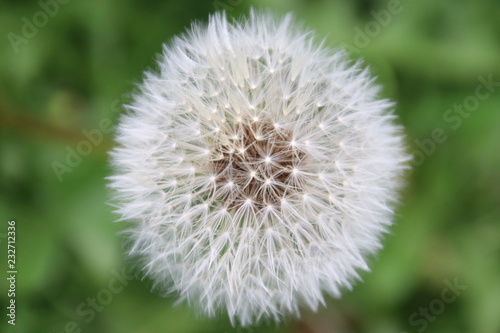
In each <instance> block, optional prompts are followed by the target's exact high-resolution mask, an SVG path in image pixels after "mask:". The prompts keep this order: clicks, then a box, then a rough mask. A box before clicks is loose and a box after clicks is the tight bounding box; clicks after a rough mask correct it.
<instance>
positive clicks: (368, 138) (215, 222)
mask: <svg viewBox="0 0 500 333" xmlns="http://www.w3.org/2000/svg"><path fill="white" fill-rule="evenodd" d="M315 45H316V44H315V42H314V40H313V37H312V34H310V33H309V32H308V31H303V30H300V29H299V28H297V27H296V25H295V24H294V23H293V20H292V17H291V16H290V15H286V16H285V17H283V18H276V17H274V16H273V15H272V14H270V13H266V12H264V13H261V12H253V11H252V12H251V13H250V15H249V18H248V19H243V20H241V21H239V22H235V23H230V22H228V21H227V19H226V17H225V16H224V14H215V15H213V16H211V18H210V20H209V23H208V24H207V25H206V26H201V25H196V26H194V27H193V28H192V29H191V30H190V31H189V33H187V34H185V35H182V36H179V37H177V38H175V39H174V40H173V42H172V43H171V44H170V46H165V48H164V52H163V55H162V57H161V58H160V60H159V62H158V64H159V71H158V72H154V73H146V75H145V78H144V82H143V83H142V84H141V85H140V87H139V88H140V89H139V92H138V93H137V94H136V95H135V97H134V100H133V102H132V103H131V105H130V106H128V112H127V114H125V115H124V116H122V118H121V120H120V124H119V126H118V129H117V138H116V139H117V141H118V144H119V146H118V147H117V148H115V149H114V150H113V151H112V153H111V155H112V161H113V165H114V170H115V173H114V175H113V176H111V177H110V180H111V182H110V187H112V188H113V189H114V195H115V199H116V201H117V205H118V207H119V208H118V213H119V214H120V215H121V216H122V219H123V220H126V221H129V222H131V227H130V229H129V231H130V235H131V236H130V239H131V243H132V244H131V249H130V251H129V252H130V254H131V255H135V256H138V257H140V262H141V265H142V267H143V269H144V273H145V275H147V276H148V277H150V278H151V279H152V280H153V281H154V283H155V286H156V287H157V288H158V289H160V290H161V291H162V292H164V293H165V294H171V293H173V294H175V295H178V296H179V299H180V301H187V302H188V303H189V304H191V305H193V306H195V307H196V308H198V309H200V310H201V311H202V312H204V313H206V314H207V315H210V316H213V315H215V314H216V313H217V312H218V311H221V310H222V311H225V312H227V313H228V314H229V317H230V318H231V320H232V321H233V323H235V322H237V321H238V322H239V323H240V324H241V325H244V326H245V325H250V324H253V323H256V322H257V321H259V320H262V319H264V318H271V319H273V320H276V321H279V320H281V319H282V318H283V317H285V316H289V315H299V313H298V309H299V306H305V307H308V308H310V309H312V310H316V308H317V307H318V306H319V305H322V304H323V303H324V300H323V295H324V294H330V295H333V296H338V295H340V291H341V290H342V289H343V288H351V286H352V285H353V283H354V282H355V280H356V279H358V276H359V275H358V271H359V270H366V269H367V265H366V263H365V261H364V258H366V256H368V255H370V254H373V253H375V252H376V251H377V250H378V249H379V248H380V239H381V236H382V234H383V232H384V231H385V230H386V229H387V227H388V226H389V225H390V224H391V218H392V207H393V205H394V203H395V201H396V198H397V190H398V189H399V187H400V185H401V181H400V178H399V177H400V175H401V172H402V170H404V168H405V165H406V164H405V163H406V162H407V161H408V156H407V155H406V154H405V152H404V148H403V135H402V130H401V128H400V127H399V126H397V125H395V124H394V115H393V114H392V103H391V102H389V101H387V100H381V99H378V98H377V93H378V91H379V88H378V87H377V86H376V85H375V84H374V83H373V80H372V78H371V77H370V74H369V72H368V70H366V69H363V68H362V67H360V65H359V63H355V64H353V63H351V62H350V61H349V60H347V57H346V56H345V54H344V53H343V52H342V51H337V50H331V49H328V48H326V47H324V46H322V47H319V46H315Z"/></svg>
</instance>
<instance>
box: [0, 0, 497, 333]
mask: <svg viewBox="0 0 500 333" xmlns="http://www.w3.org/2000/svg"><path fill="white" fill-rule="evenodd" d="M63 2H64V3H63ZM54 4H57V5H54ZM250 6H253V7H256V8H264V7H267V8H271V9H273V10H275V11H276V12H277V13H285V12H287V11H294V12H295V13H296V16H297V18H298V19H299V20H300V21H302V22H303V23H304V25H305V26H308V27H310V28H313V29H315V30H316V31H317V35H318V36H327V37H326V40H325V42H326V43H327V44H328V45H331V46H343V47H345V48H346V49H347V50H348V51H349V52H350V55H351V56H352V58H353V59H356V58H359V57H362V58H364V59H365V63H367V64H369V65H370V67H371V69H372V71H373V72H374V73H375V74H376V75H377V76H378V81H379V82H380V83H381V84H382V85H383V87H384V89H383V91H382V94H383V96H385V97H388V98H391V99H393V100H395V101H397V106H396V113H397V114H398V115H399V117H400V122H401V123H402V124H403V125H404V126H405V128H406V132H407V134H408V147H409V148H408V149H409V151H410V152H412V153H413V154H414V155H415V160H414V162H413V164H414V168H413V170H412V172H409V173H408V180H407V181H408V186H407V188H406V189H405V191H404V192H403V193H402V197H401V205H400V208H399V209H398V215H397V219H396V224H395V226H394V227H393V228H392V229H391V231H392V232H391V234H389V235H387V237H386V241H385V248H384V249H383V250H382V251H381V253H380V255H379V256H377V257H375V258H372V261H373V262H372V264H371V267H372V272H370V273H363V274H362V278H363V280H364V282H361V283H358V284H357V285H356V287H355V288H354V289H353V291H346V292H345V294H344V296H343V298H342V299H340V300H333V299H329V300H328V301H327V307H326V308H324V309H321V310H320V311H319V312H318V313H315V314H314V313H304V316H303V318H302V319H301V320H291V321H290V322H288V323H284V324H282V325H279V326H275V325H272V324H271V325H267V324H266V323H264V324H263V325H261V326H259V327H254V328H251V329H240V328H232V327H231V325H230V324H229V322H228V320H227V318H226V317H225V316H224V315H221V316H220V318H219V319H217V320H208V319H206V318H197V316H196V315H195V313H194V312H193V311H192V310H191V309H190V308H188V307H186V306H184V305H181V306H177V307H174V306H173V303H174V302H175V299H174V298H162V297H160V296H159V295H157V294H155V293H154V292H153V293H151V292H150V288H151V282H149V281H141V280H140V279H130V278H129V275H130V274H134V273H129V272H127V273H126V274H125V273H124V271H123V270H125V269H128V268H129V267H131V263H130V262H127V261H126V259H125V258H124V256H123V254H122V252H123V251H122V250H123V239H122V237H121V236H120V235H119V231H120V230H121V229H122V228H123V225H120V224H116V223H112V221H114V220H115V219H116V216H114V215H113V214H112V213H111V211H112V207H111V206H110V205H109V193H108V190H107V189H106V186H105V184H106V181H105V177H106V176H107V175H109V174H110V169H109V166H108V161H107V155H106V153H107V151H108V150H109V148H110V147H111V146H112V144H113V143H112V129H111V127H112V125H114V124H116V122H117V118H118V116H119V113H120V112H121V109H120V105H121V104H123V103H126V102H127V99H128V94H129V93H130V92H132V91H133V90H134V85H135V83H137V82H139V81H140V80H141V78H142V72H143V70H145V69H154V60H155V55H156V54H158V53H159V52H161V45H162V43H164V42H168V40H169V39H170V38H171V37H172V36H173V35H175V34H178V33H180V32H182V31H184V30H185V28H186V27H188V26H189V25H190V23H191V22H192V21H193V20H200V21H206V20H207V17H208V13H210V12H214V11H215V10H218V9H226V10H227V12H228V15H229V16H239V15H242V14H245V13H247V12H248V9H249V7H250ZM499 17H500V2H498V1H496V0H491V1H488V0H477V1H466V0H444V1H432V0H421V1H411V0H406V1H405V0H401V1H396V0H392V1H366V0H363V1H361V0H359V1H350V0H338V1H328V0H314V1H306V0H281V1H263V0H254V1H250V0H220V1H215V2H212V1H165V0H164V1H159V0H158V1H137V0H121V1H118V0H109V1H97V0H94V1H77V0H73V1H68V0H64V1H63V0H59V2H56V0H41V1H40V2H37V1H31V2H21V1H14V0H10V1H7V0H3V1H2V2H0V36H1V42H0V45H1V46H0V59H1V62H0V115H1V116H0V131H1V132H0V190H1V197H0V241H1V243H0V249H1V253H0V258H1V261H0V262H1V263H2V266H1V267H0V269H1V273H0V274H1V275H2V276H4V275H6V270H7V269H6V267H5V265H4V263H5V258H6V246H5V244H6V240H5V234H6V232H7V220H8V219H15V220H16V222H17V264H18V276H17V294H16V300H17V321H16V323H17V324H16V326H14V327H12V326H11V325H7V323H6V321H7V319H6V316H5V307H4V305H5V304H6V302H7V295H6V290H7V285H6V280H5V278H2V279H1V280H0V281H1V282H0V300H1V304H2V309H1V310H0V313H1V314H2V316H1V317H0V327H1V331H2V332H54V333H55V332H58V333H59V332H80V331H79V330H81V332H94V333H100V332H124V333H126V332H134V333H139V332H144V333H157V332H158V333H159V332H175V333H195V332H196V333H197V332H200V333H201V332H203V333H210V332H228V333H229V332H293V333H299V332H302V333H305V332H321V333H328V332H371V333H373V332H375V333H377V332H380V333H387V332H396V333H398V332H408V333H410V332H424V331H425V332H429V333H431V332H445V333H446V332H475V333H496V332H499V331H500V316H498V313H500V279H499V277H500V109H499V107H500V38H499V36H500V20H499ZM488 81H489V82H490V84H486V85H485V83H484V82H488ZM89 133H90V134H89ZM97 133H101V134H103V137H102V139H101V138H100V135H98V134H97ZM89 137H90V139H89ZM74 151H76V152H77V153H72V152H74ZM78 151H80V152H83V154H78ZM77 155H78V156H77ZM62 165H64V166H65V167H66V168H64V167H62ZM56 170H58V171H57V172H56ZM116 276H120V279H117V278H116ZM455 283H458V285H459V286H463V287H460V288H462V289H463V288H464V287H466V288H465V289H463V290H455V292H453V288H452V287H450V285H453V284H455Z"/></svg>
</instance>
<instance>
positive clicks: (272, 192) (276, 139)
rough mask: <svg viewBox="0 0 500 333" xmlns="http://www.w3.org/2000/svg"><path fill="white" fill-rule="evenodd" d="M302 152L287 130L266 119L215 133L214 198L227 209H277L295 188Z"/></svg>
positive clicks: (250, 121) (302, 157)
mask: <svg viewBox="0 0 500 333" xmlns="http://www.w3.org/2000/svg"><path fill="white" fill-rule="evenodd" d="M303 159H304V152H303V151H301V150H299V149H297V148H296V147H295V145H294V144H293V142H292V133H291V131H290V130H286V129H283V128H281V127H280V126H279V125H277V124H275V123H273V122H272V121H269V120H258V121H255V120H250V119H247V120H243V121H240V122H237V123H235V124H233V125H232V126H230V127H229V128H228V129H227V130H226V131H223V132H222V133H221V135H220V136H219V140H218V142H217V143H216V145H215V148H214V149H213V151H212V167H213V172H214V175H215V197H216V198H217V200H218V201H220V202H222V203H223V205H224V207H226V208H227V209H228V210H232V209H238V208H240V207H241V206H243V205H248V207H249V208H250V209H252V210H260V209H264V208H267V207H274V208H279V205H280V203H281V200H282V199H283V198H285V197H286V196H287V195H289V194H291V193H294V192H296V191H297V190H298V181H297V169H296V168H297V167H298V166H299V165H300V164H302V162H303Z"/></svg>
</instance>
